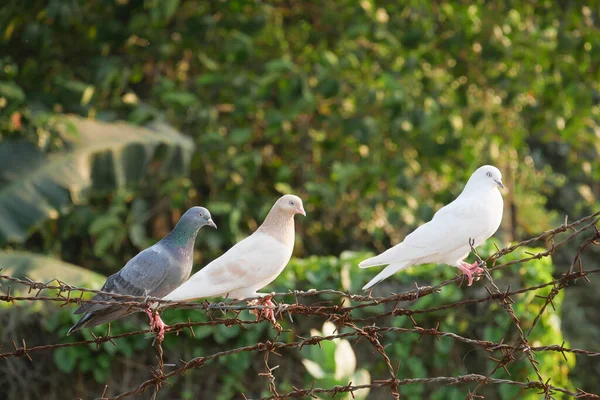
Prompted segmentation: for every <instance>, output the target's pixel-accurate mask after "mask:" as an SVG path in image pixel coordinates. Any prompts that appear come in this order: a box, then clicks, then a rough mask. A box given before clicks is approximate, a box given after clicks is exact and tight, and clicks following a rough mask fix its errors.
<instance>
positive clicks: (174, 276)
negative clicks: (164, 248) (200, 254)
mask: <svg viewBox="0 0 600 400" xmlns="http://www.w3.org/2000/svg"><path fill="white" fill-rule="evenodd" d="M168 257H170V258H171V259H170V262H169V265H171V266H172V267H171V268H169V269H168V270H167V278H168V280H169V281H170V282H179V283H178V284H180V283H182V282H183V281H185V280H187V278H189V276H190V274H191V272H192V266H193V264H194V260H193V258H194V252H193V251H189V250H188V249H186V248H184V247H176V248H174V249H172V250H171V251H169V252H168ZM175 265H176V266H177V267H179V268H175V267H174V266H175Z"/></svg>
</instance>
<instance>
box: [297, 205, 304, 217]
mask: <svg viewBox="0 0 600 400" xmlns="http://www.w3.org/2000/svg"><path fill="white" fill-rule="evenodd" d="M296 211H297V212H298V214H302V215H304V216H305V217H306V211H304V208H303V207H302V206H300V207H298V208H297V209H296Z"/></svg>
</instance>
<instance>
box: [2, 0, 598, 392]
mask: <svg viewBox="0 0 600 400" xmlns="http://www.w3.org/2000/svg"><path fill="white" fill-rule="evenodd" d="M586 3H587V5H585V6H582V5H581V3H580V2H568V1H550V0H537V1H528V2H525V1H523V2H519V1H499V0H490V1H474V2H472V1H469V2H467V1H455V2H450V1H436V2H430V3H429V2H421V1H406V0H403V1H371V0H362V1H349V0H340V1H327V2H326V1H323V2H312V1H301V0H287V1H271V2H266V1H264V2H263V1H240V0H231V1H199V0H189V1H180V0H94V1H88V0H46V1H42V0H29V1H26V2H23V1H19V0H5V1H4V3H3V5H2V7H0V135H1V136H0V138H1V139H0V246H1V247H2V250H0V267H3V268H6V270H5V272H4V273H7V272H6V271H8V273H10V274H11V275H16V276H29V277H31V278H33V279H37V280H48V279H51V278H54V277H58V278H60V279H61V280H63V281H66V282H69V283H72V284H81V285H88V286H90V287H94V288H99V287H100V285H101V284H102V282H103V280H104V277H105V276H107V275H109V274H111V273H114V272H115V271H117V270H119V269H120V268H121V267H122V266H123V265H124V264H125V262H126V261H127V260H129V259H130V258H131V257H132V256H133V255H135V254H136V253H137V252H138V251H140V250H141V249H143V248H145V247H147V246H149V245H151V244H152V243H154V242H156V241H157V240H159V239H160V238H161V237H162V236H164V235H165V234H166V233H167V232H168V231H169V230H170V229H171V228H172V227H173V226H174V224H175V223H176V222H177V220H178V218H179V216H180V215H181V214H182V213H183V212H184V211H185V210H186V209H187V208H188V207H189V206H191V205H203V206H206V207H208V208H209V209H210V211H211V212H212V214H213V217H214V219H215V221H216V223H217V224H218V225H219V230H218V231H213V230H207V229H203V230H202V231H201V232H200V234H199V239H198V241H197V246H196V255H195V268H196V269H197V268H200V267H201V266H203V265H205V264H206V263H207V262H209V261H210V260H212V259H214V258H215V257H217V256H219V255H220V254H222V252H223V251H225V250H226V249H227V248H229V247H230V246H231V245H232V244H234V243H236V242H237V241H238V240H240V239H242V238H243V237H245V236H246V235H248V234H249V233H250V232H252V231H253V230H254V229H255V228H256V227H257V226H258V225H259V224H260V223H261V221H262V219H263V218H264V216H265V215H266V213H267V211H268V209H269V208H270V207H271V205H272V204H273V202H274V201H275V200H276V199H277V197H278V196H280V195H281V194H283V193H288V192H292V193H295V194H297V195H299V196H300V197H302V198H303V200H304V203H305V208H306V211H307V213H308V216H307V218H298V219H297V225H296V232H297V237H296V247H295V252H294V253H295V256H296V258H294V259H293V260H292V262H291V263H290V265H289V266H288V268H287V269H286V270H285V271H284V273H283V274H282V275H281V276H280V277H279V278H278V279H277V280H276V281H275V282H274V283H273V284H271V285H270V286H268V287H267V288H266V290H269V291H270V290H273V291H275V290H277V291H282V290H287V289H302V290H307V289H309V288H319V289H323V288H333V289H346V290H350V291H352V292H355V293H358V292H359V289H360V287H361V286H362V285H363V284H364V283H365V282H367V281H368V280H369V279H370V278H371V277H372V276H373V275H374V274H375V272H374V271H373V270H359V269H358V268H357V267H356V264H357V263H358V262H359V261H360V260H362V259H363V258H365V257H366V256H368V255H369V254H370V253H372V252H379V251H382V250H384V249H386V248H387V247H389V246H390V245H392V244H395V243H397V242H399V241H401V240H402V239H403V238H404V236H405V235H406V234H407V233H409V232H410V231H411V230H413V229H414V228H415V227H416V226H418V225H419V224H420V223H422V222H423V221H427V220H428V219H430V218H431V217H432V215H433V213H434V212H435V211H436V210H437V209H439V208H440V207H441V206H442V205H444V204H446V203H447V202H449V201H451V200H452V199H453V198H454V197H455V196H456V195H458V194H459V193H460V191H461V190H462V187H463V185H464V183H465V182H466V180H467V179H468V177H469V175H470V174H471V173H472V171H473V170H475V169H476V168H477V167H479V166H480V165H482V164H486V163H491V164H494V165H496V166H497V167H499V168H500V169H501V170H502V172H503V174H504V183H505V185H506V186H507V190H506V191H504V199H505V212H504V219H503V223H502V226H501V228H500V230H499V231H498V233H497V234H496V236H495V237H496V239H495V243H496V244H497V245H498V246H504V245H506V244H507V243H509V242H514V241H518V240H521V239H524V238H528V237H531V236H533V235H536V234H538V233H541V232H542V231H544V230H547V229H549V228H551V227H554V226H557V225H558V224H560V223H562V222H563V221H564V218H565V216H568V217H569V220H570V221H574V220H575V219H577V218H579V217H582V216H584V215H587V214H589V213H591V212H593V211H595V210H598V209H599V206H600V158H599V155H600V125H599V122H600V68H599V67H600V51H599V50H600V23H599V20H598V19H599V17H600V16H599V15H598V10H599V9H600V3H599V2H597V1H590V2H586ZM75 115H78V116H79V117H76V116H75ZM493 244H494V243H493V241H492V240H490V241H488V243H486V244H485V245H483V246H482V248H481V253H482V254H484V255H485V254H491V253H492V252H493V251H494V245H493ZM539 245H543V243H540V244H539ZM576 248H577V244H576V243H573V244H571V245H570V246H567V247H565V248H563V249H562V250H561V251H560V252H559V253H557V254H556V255H555V256H554V257H553V259H552V260H550V259H543V260H535V261H532V262H530V263H527V264H524V265H522V264H517V265H514V266H513V267H511V268H509V269H507V270H505V271H502V272H499V273H497V275H496V274H495V276H494V278H495V279H497V283H498V284H499V285H500V286H501V288H506V287H507V286H508V285H511V287H512V288H516V287H524V286H530V285H534V284H539V283H542V282H546V281H549V280H551V279H552V276H553V275H554V276H559V275H560V274H561V273H564V272H565V271H566V269H567V268H568V267H569V266H570V263H571V261H572V258H573V256H574V254H575V251H576ZM526 250H527V249H524V250H523V251H526ZM529 250H530V251H531V249H529ZM519 254H520V255H524V253H523V252H521V253H519ZM519 254H516V255H514V257H518V256H519ZM42 256H45V257H42ZM598 256H599V254H598V251H597V250H594V249H591V250H590V251H589V252H588V253H587V254H586V256H585V257H584V263H585V266H586V267H588V268H593V267H598V266H600V262H599V261H598ZM510 257H513V256H512V255H511V256H509V257H507V259H510ZM67 263H69V264H73V265H75V266H78V267H75V266H73V265H69V264H67ZM455 273H456V270H455V269H454V268H450V267H442V266H426V267H420V268H411V269H409V270H407V271H405V272H403V273H402V274H398V275H397V276H395V277H393V278H391V279H389V280H387V281H385V282H384V283H383V284H381V285H379V286H377V287H376V289H375V291H374V293H375V294H377V295H387V294H389V293H390V292H398V291H401V290H409V289H413V288H414V283H415V282H417V283H418V284H420V285H428V284H435V283H438V282H441V281H442V280H443V279H445V278H449V277H452V276H454V274H455ZM6 286H7V285H6V284H3V287H2V290H6ZM598 286H599V285H598V282H597V281H592V283H591V284H589V285H587V284H584V283H583V282H579V283H578V284H577V285H574V286H571V287H569V288H567V290H566V292H565V293H564V297H563V295H562V294H561V296H560V297H559V298H558V301H556V302H555V304H556V306H557V310H556V311H554V310H548V311H546V313H545V314H544V316H543V318H542V320H541V322H540V324H538V325H537V327H536V329H535V330H534V331H533V333H532V336H531V340H532V343H535V345H541V344H544V345H545V344H560V343H561V342H562V341H563V340H565V341H566V342H567V344H568V345H570V346H572V347H579V348H585V349H588V350H595V351H598V350H599V348H598V343H599V342H600V330H599V327H600V312H599V311H598V309H597V304H598V301H600V288H599V287H598ZM548 290H549V289H547V290H546V292H543V291H542V293H540V294H547V292H548ZM486 295H487V292H486V291H485V289H484V284H483V283H481V282H479V283H476V284H474V285H473V286H472V287H470V288H468V287H466V286H463V287H460V288H459V287H455V286H450V287H446V288H444V290H443V291H442V293H440V294H439V295H432V296H428V297H426V298H423V299H421V300H419V301H417V302H416V303H414V304H413V303H411V304H406V303H405V304H400V306H403V307H433V306H436V305H441V304H445V303H448V302H452V301H459V300H462V299H467V298H476V297H483V296H486ZM534 295H535V293H530V294H528V295H522V296H519V297H517V298H516V300H517V303H516V304H515V311H516V313H517V316H518V317H519V318H520V320H521V321H522V323H523V326H524V328H527V327H528V326H530V325H531V323H532V321H533V318H534V317H535V315H536V314H537V312H538V311H539V309H540V307H541V306H542V304H543V300H541V299H537V298H535V297H534ZM326 299H327V297H323V298H320V299H319V300H326ZM290 301H291V300H290ZM383 309H384V306H381V308H380V309H377V310H370V311H368V310H365V311H363V312H364V315H368V314H369V313H371V314H373V313H376V312H381V311H383ZM73 310H74V307H64V308H58V307H54V306H53V305H43V304H23V303H19V304H18V305H17V306H13V305H11V304H2V305H0V345H2V346H3V347H2V348H0V351H9V350H11V345H10V343H12V340H15V341H17V342H19V341H20V340H21V339H22V338H25V340H26V341H27V343H28V345H29V346H32V345H36V344H48V343H59V342H68V341H77V340H82V339H83V338H91V334H90V331H89V330H84V331H82V332H81V333H77V335H74V336H72V337H68V338H67V337H65V336H64V335H65V333H66V330H67V329H68V327H69V326H70V325H71V324H72V323H73V322H74V321H75V320H76V318H75V316H73V315H72V314H71V313H72V311H73ZM187 317H190V318H192V320H201V319H202V318H204V317H203V316H202V315H200V313H199V312H191V311H181V310H169V311H167V312H165V314H164V319H165V321H166V322H167V323H175V322H179V321H183V320H185V319H186V318H187ZM248 317H249V316H248ZM249 318H250V317H249ZM416 319H417V322H418V323H419V324H420V325H421V326H423V327H435V324H436V323H437V322H439V323H440V329H441V330H444V331H452V332H455V333H458V334H461V335H464V336H468V337H473V338H478V339H487V340H494V341H499V340H500V339H501V338H503V337H504V338H505V339H506V340H507V341H508V342H511V340H512V341H514V340H516V336H515V334H516V333H515V329H514V326H512V325H511V324H510V323H508V319H507V315H506V312H505V311H504V310H503V309H502V308H500V307H499V306H498V305H497V304H479V305H477V306H469V307H464V308H460V309H455V310H450V311H444V312H439V313H435V314H427V315H419V316H418V317H416ZM324 322H325V321H324V320H323V319H318V318H301V317H298V318H296V319H295V321H294V323H291V322H289V321H285V322H284V323H283V325H284V328H287V329H291V332H290V333H288V334H286V335H284V336H283V337H282V338H281V340H293V338H294V335H295V334H297V335H300V336H308V335H310V332H311V330H313V332H316V331H328V330H329V329H331V326H327V325H325V326H324V325H323V323H324ZM146 323H147V322H146V320H145V318H142V316H141V315H140V316H132V317H130V318H127V319H124V320H121V321H119V322H115V323H113V324H112V330H111V331H112V333H119V332H125V331H128V330H135V329H140V328H142V327H144V326H146ZM378 325H380V326H406V327H409V326H412V324H411V323H410V321H408V320H406V318H404V317H397V318H390V319H387V320H382V321H380V322H379V323H378ZM105 329H106V327H105V326H101V327H98V328H94V329H93V332H96V333H97V334H102V333H104V332H105ZM273 337H274V331H273V329H272V328H270V327H268V326H267V325H266V324H262V325H253V326H251V327H249V328H248V329H241V328H239V327H232V328H225V327H219V328H212V329H207V328H203V329H200V328H198V329H197V331H196V336H195V338H194V337H191V336H190V335H189V333H184V334H181V335H180V336H178V337H174V336H173V335H169V336H168V337H167V339H166V341H165V362H166V363H177V362H178V360H180V359H184V360H185V359H189V358H191V357H193V356H197V355H208V354H211V353H214V352H217V351H220V350H225V349H230V348H234V347H238V346H242V345H245V344H252V343H255V342H256V341H258V340H266V339H268V338H273ZM418 339H419V337H418V336H416V335H413V336H410V335H398V334H386V335H385V336H384V338H383V339H382V341H383V343H384V344H387V345H388V347H387V348H386V351H387V352H388V354H389V355H390V357H391V358H392V361H393V362H394V365H395V366H396V365H397V363H398V362H400V364H399V372H398V377H399V378H401V379H403V378H419V377H433V376H457V375H461V374H464V373H481V374H486V373H487V372H489V371H490V370H491V368H493V366H494V365H495V364H494V362H492V361H490V360H488V359H487V358H486V357H487V355H488V354H486V353H484V352H482V351H480V350H478V349H477V350H474V349H473V348H472V347H471V346H468V345H465V344H463V343H456V342H454V341H452V340H451V339H448V338H443V339H441V340H440V341H435V340H434V339H432V338H424V339H422V340H421V341H419V342H418ZM118 344H119V345H118V347H113V346H112V345H110V344H107V345H103V346H101V347H100V349H96V348H95V346H90V347H74V348H65V349H61V350H60V351H54V352H39V353H37V354H36V355H35V356H34V361H35V363H29V362H28V360H26V359H24V358H23V359H8V360H4V361H0V387H1V388H2V390H3V391H4V393H0V398H1V397H2V396H3V395H4V396H5V397H6V398H16V397H15V396H19V398H22V399H37V398H41V397H43V398H46V399H62V398H74V397H75V396H81V397H83V398H94V397H98V396H100V394H101V393H102V391H103V390H104V384H108V385H109V386H108V390H107V395H114V394H117V393H119V392H121V391H124V390H127V389H131V388H132V387H134V386H136V385H137V384H139V383H140V382H142V381H143V380H145V379H147V378H148V377H149V376H150V365H153V363H154V362H155V359H154V356H155V353H154V350H153V349H152V348H151V347H150V346H151V339H149V338H143V337H132V338H126V339H121V340H119V342H118ZM317 350H318V351H317ZM336 352H338V353H339V354H338V353H336ZM335 354H338V355H339V357H342V358H340V359H342V360H346V361H345V362H344V363H343V365H344V366H345V367H348V365H350V366H352V359H353V357H354V360H355V368H345V369H344V368H343V370H340V363H339V362H338V365H337V366H336V363H335V360H336V359H338V358H337V356H335ZM283 355H284V357H281V358H277V359H276V360H275V359H274V360H272V361H271V365H276V364H279V365H280V368H278V369H277V370H275V371H274V375H275V377H276V384H277V387H278V390H279V391H280V392H284V391H286V390H291V389H292V386H293V385H295V386H297V387H310V385H311V384H312V382H313V381H314V380H317V386H320V387H328V386H331V385H333V384H347V383H348V381H349V380H353V381H355V382H356V381H357V380H363V381H369V380H377V379H386V378H387V377H388V376H387V370H386V368H385V365H384V364H383V363H382V362H381V360H380V358H379V357H377V355H375V354H373V350H372V348H371V347H370V346H369V345H368V344H365V343H363V342H359V343H358V344H356V345H354V344H353V345H352V346H348V345H347V344H346V343H344V342H343V341H341V342H337V343H331V344H327V345H326V346H325V347H324V348H323V349H318V348H315V349H308V348H306V349H305V350H303V351H302V352H298V351H297V350H290V351H285V352H284V353H283ZM536 357H537V359H538V360H539V361H540V370H541V374H542V376H543V377H544V378H545V379H547V378H551V384H553V385H557V386H562V387H565V388H568V389H569V390H574V389H575V387H581V388H583V389H584V390H587V391H592V392H595V393H599V392H600V383H599V382H600V365H599V364H598V363H597V362H596V363H594V362H593V359H587V358H585V357H578V358H577V359H575V357H567V359H566V360H565V359H563V357H562V355H560V353H540V354H538V355H537V356H536ZM307 360H308V361H307ZM311 363H312V364H311ZM315 364H316V365H317V366H319V367H320V368H321V370H318V369H317V368H316V367H315ZM508 369H509V371H510V374H511V375H510V376H509V375H508V374H506V372H505V371H502V370H500V371H499V372H497V373H496V375H495V376H496V377H506V378H509V379H514V380H520V381H525V380H526V379H527V378H531V379H535V376H534V375H533V373H532V370H531V366H530V365H529V364H528V362H527V361H526V360H520V361H517V362H515V363H513V364H511V365H510V366H509V368H508ZM263 370H264V365H263V359H262V356H257V355H255V354H249V353H242V354H238V355H234V356H230V357H226V358H224V359H221V360H219V361H217V362H214V363H213V364H212V365H211V366H210V367H209V368H206V367H205V368H202V369H199V370H193V371H190V372H188V373H187V374H186V375H185V376H184V377H182V378H178V379H174V380H172V382H170V383H171V384H170V385H167V386H166V387H164V388H163V389H162V390H161V391H160V392H159V396H158V397H159V398H163V399H167V398H169V399H171V398H173V399H192V398H198V396H201V394H204V395H205V396H207V397H206V398H215V399H234V398H235V399H237V398H241V395H240V393H242V392H243V393H245V394H246V395H247V396H249V397H259V396H261V395H266V394H268V386H267V383H266V381H264V380H263V379H262V378H260V377H258V376H257V374H258V373H260V372H263ZM366 371H368V372H366ZM317 378H318V379H317ZM466 391H467V387H466V386H459V387H455V386H452V387H444V386H436V385H428V386H424V385H412V386H406V387H401V391H400V393H401V394H402V395H404V396H407V397H405V398H431V399H462V398H464V397H465V395H466ZM480 394H484V395H485V398H486V399H513V398H520V399H524V398H531V399H534V398H538V397H539V396H540V395H539V394H537V393H536V392H535V391H529V392H521V391H519V389H518V388H515V387H507V386H494V387H492V386H489V387H486V388H485V390H483V391H482V392H480ZM366 395H367V394H366V393H362V394H360V396H362V397H363V398H364V396H366ZM148 396H149V395H148ZM344 398H345V397H344ZM368 398H370V399H383V398H389V391H388V390H387V389H378V390H373V391H371V393H369V394H368ZM558 398H560V397H558Z"/></svg>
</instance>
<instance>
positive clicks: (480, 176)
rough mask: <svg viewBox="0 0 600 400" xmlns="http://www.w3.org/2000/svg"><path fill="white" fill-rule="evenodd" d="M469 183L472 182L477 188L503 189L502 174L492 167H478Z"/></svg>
mask: <svg viewBox="0 0 600 400" xmlns="http://www.w3.org/2000/svg"><path fill="white" fill-rule="evenodd" d="M469 181H473V183H475V184H476V185H477V187H496V186H497V187H499V188H501V189H504V184H503V183H502V172H500V170H499V169H498V168H496V167H494V166H493V165H484V166H483V167H479V168H478V169H477V170H476V171H475V172H473V175H471V178H470V179H469Z"/></svg>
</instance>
